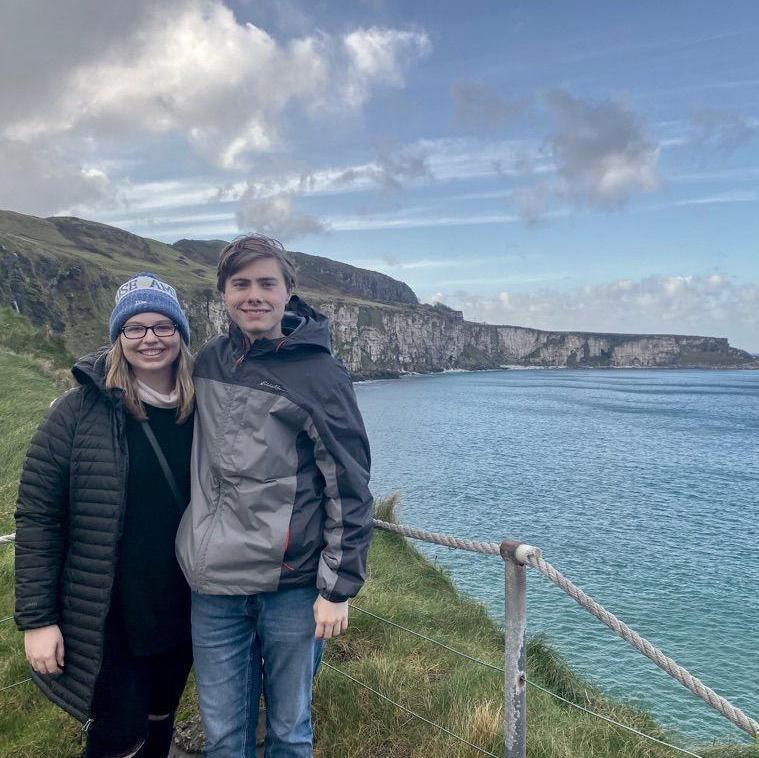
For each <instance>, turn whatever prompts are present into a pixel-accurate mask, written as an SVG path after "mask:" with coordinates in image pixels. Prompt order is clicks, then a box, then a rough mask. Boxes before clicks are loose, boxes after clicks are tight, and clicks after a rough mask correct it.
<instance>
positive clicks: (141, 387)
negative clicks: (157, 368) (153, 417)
mask: <svg viewBox="0 0 759 758" xmlns="http://www.w3.org/2000/svg"><path fill="white" fill-rule="evenodd" d="M135 380H136V381H137V394H138V395H139V396H140V400H142V402H143V403H147V404H148V405H152V406H153V407H154V408H176V407H177V406H178V405H179V390H178V389H177V388H176V387H174V389H173V390H172V391H171V392H169V394H168V395H164V394H163V393H162V392H156V390H154V389H153V388H152V387H148V385H147V384H145V382H141V381H140V380H139V379H137V377H135Z"/></svg>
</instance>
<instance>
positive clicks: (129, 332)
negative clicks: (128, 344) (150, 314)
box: [121, 321, 177, 340]
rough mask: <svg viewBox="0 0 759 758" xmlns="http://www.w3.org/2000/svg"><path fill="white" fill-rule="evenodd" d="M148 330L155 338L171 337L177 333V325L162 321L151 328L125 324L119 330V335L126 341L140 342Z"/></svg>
mask: <svg viewBox="0 0 759 758" xmlns="http://www.w3.org/2000/svg"><path fill="white" fill-rule="evenodd" d="M148 329H150V331H151V332H153V334H155V336H156V337H171V336H172V335H173V334H175V333H176V331H177V325H176V324H174V323H172V322H170V321H162V322H161V323H160V324H153V326H143V325H142V324H127V325H126V326H123V327H122V328H121V333H122V334H123V335H124V336H125V337H126V338H127V339H128V340H141V339H142V338H143V337H144V336H145V335H146V334H147V333H148Z"/></svg>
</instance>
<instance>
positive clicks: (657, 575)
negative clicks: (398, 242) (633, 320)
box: [355, 369, 759, 745]
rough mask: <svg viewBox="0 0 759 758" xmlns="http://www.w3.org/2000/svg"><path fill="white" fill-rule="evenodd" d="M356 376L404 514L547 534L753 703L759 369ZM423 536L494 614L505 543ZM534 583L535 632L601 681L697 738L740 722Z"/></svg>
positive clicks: (741, 699)
mask: <svg viewBox="0 0 759 758" xmlns="http://www.w3.org/2000/svg"><path fill="white" fill-rule="evenodd" d="M355 387H356V394H357V397H358V402H359V406H360V408H361V411H362V413H363V416H364V421H365V423H366V427H367V431H368V434H369V439H370V442H371V447H372V491H373V493H374V494H375V496H382V495H389V494H391V493H396V492H397V493H399V494H400V514H399V515H400V519H399V520H400V521H401V522H402V523H406V524H409V525H413V526H417V527H421V528H424V529H427V530H431V531H440V532H446V533H449V534H454V535H457V536H460V537H466V538H470V539H476V540H483V541H493V542H500V540H502V539H504V538H509V539H518V540H520V541H523V542H526V543H529V544H531V545H535V546H537V547H539V548H540V549H541V550H542V551H543V557H544V558H545V559H546V560H547V561H548V562H550V563H552V564H553V565H554V566H555V567H556V568H557V569H558V570H559V571H561V572H562V573H563V574H564V575H565V576H567V577H568V578H569V579H571V580H572V581H573V582H574V583H575V584H577V585H579V586H580V587H581V588H582V589H584V590H585V591H586V592H587V593H588V594H590V595H591V596H592V597H593V598H595V599H596V600H597V601H598V602H600V603H601V604H602V605H603V606H605V607H606V608H607V609H608V610H609V611H611V612H612V613H614V614H615V615H617V616H618V617H619V618H621V619H622V620H623V621H625V622H626V623H627V624H629V625H630V626H632V627H633V628H634V629H635V630H637V631H638V632H639V633H640V634H642V635H643V636H644V637H646V638H647V639H649V640H650V641H651V642H653V643H654V644H655V645H656V646H658V647H659V648H660V649H662V650H663V651H664V652H665V653H666V654H667V655H669V656H670V657H672V658H674V660H675V661H677V662H678V663H679V664H681V665H682V666H684V667H686V668H687V669H688V670H689V671H690V672H691V673H692V674H694V675H695V676H697V677H698V678H700V679H701V680H702V681H703V682H704V683H705V684H707V685H708V686H710V687H712V688H713V689H715V690H716V691H717V692H718V693H720V694H721V695H723V696H725V697H727V698H728V699H730V700H731V701H732V702H733V703H734V704H735V705H737V706H739V707H740V708H741V709H743V710H744V711H745V712H747V713H748V714H749V715H750V716H752V717H753V718H755V719H758V720H759V544H758V541H759V526H758V525H757V521H758V520H759V371H698V370H634V369H630V370H625V369H617V370H614V369H607V370H568V369H535V370H515V369H509V370H499V371H479V372H450V373H443V374H434V375H426V376H406V377H403V378H401V379H395V380H383V381H371V382H363V383H359V384H357V385H355ZM415 544H416V545H417V546H418V547H419V548H420V549H421V550H422V551H423V552H424V553H425V554H426V555H427V556H428V557H429V558H430V560H433V561H435V562H436V563H438V564H439V565H441V566H443V567H444V568H445V569H446V570H447V572H448V573H449V575H450V576H451V578H452V579H453V581H454V583H455V584H456V586H457V587H458V588H459V589H460V591H461V592H462V593H464V594H466V595H468V596H470V597H472V598H475V599H477V600H479V601H481V602H482V603H483V604H485V605H486V607H487V608H488V610H489V611H490V613H491V615H492V617H493V618H494V619H495V620H496V621H500V622H501V623H502V621H503V613H504V589H503V566H502V564H501V562H500V560H499V559H498V558H494V557H487V556H481V555H476V554H472V553H467V552H463V551H457V550H451V549H448V548H442V547H435V546H429V545H424V544H423V543H418V542H417V543H415ZM527 587H528V589H527V619H528V634H530V635H532V634H542V635H545V637H546V638H547V639H548V640H549V641H550V642H551V643H553V645H554V646H555V647H556V648H557V649H558V650H559V651H560V652H561V653H562V655H563V656H564V657H565V659H566V660H567V661H568V662H569V664H570V665H571V666H572V668H573V669H574V670H575V671H577V672H578V673H580V674H582V675H583V676H584V677H585V678H587V679H588V680H589V681H591V682H592V683H593V684H594V685H597V686H598V687H600V688H601V689H602V690H603V691H604V692H606V693H607V694H609V695H611V696H613V697H614V698H616V699H618V700H621V701H625V702H627V703H630V704H632V705H635V706H639V707H642V708H645V709H646V710H648V711H649V712H650V713H651V714H652V715H653V716H655V717H656V718H657V719H658V721H659V722H660V723H661V724H662V725H663V726H665V727H666V728H667V729H669V730H672V732H673V733H677V734H679V735H682V736H684V737H685V738H686V739H687V740H689V741H690V743H691V744H693V745H697V744H702V745H703V744H708V743H711V742H725V741H731V742H740V741H742V740H744V739H748V737H747V735H745V734H744V733H743V732H742V731H740V730H739V729H738V728H737V727H734V726H733V725H732V724H731V723H730V722H728V721H727V720H725V719H724V717H722V716H721V715H719V714H717V713H716V712H714V711H712V710H711V708H709V707H708V706H707V705H706V704H704V703H702V702H701V701H700V700H699V699H697V698H696V697H695V696H693V695H692V694H690V693H689V692H688V691H687V690H685V689H684V688H683V687H682V686H681V685H680V684H678V683H677V682H675V681H674V680H673V679H671V678H670V677H669V676H668V675H667V674H665V673H664V672H662V671H661V670H660V669H658V668H657V667H656V665H655V664H654V663H652V662H651V661H649V660H648V659H647V658H645V657H644V656H643V655H641V654H640V653H638V652H637V651H635V650H634V649H633V648H631V647H630V646H629V645H628V644H627V643H626V642H624V641H623V640H621V639H620V638H618V637H617V636H616V635H615V634H614V633H613V632H611V631H610V630H609V629H608V628H607V627H605V626H604V625H603V624H601V623H600V622H599V621H597V620H596V619H595V618H594V617H593V616H591V615H590V614H589V613H588V612H587V611H585V610H583V609H581V608H580V607H579V606H578V605H577V604H576V603H575V602H574V601H573V600H572V599H570V598H569V597H568V596H567V595H565V594H564V593H563V592H562V591H561V590H560V589H559V588H557V587H555V586H554V585H553V584H551V583H550V582H548V581H547V580H546V579H544V578H543V577H542V576H541V575H539V574H538V573H537V572H536V571H534V570H532V569H530V570H529V571H528V577H527ZM398 591H399V592H402V591H403V588H402V587H399V588H398ZM443 641H444V640H443ZM528 697H529V690H528Z"/></svg>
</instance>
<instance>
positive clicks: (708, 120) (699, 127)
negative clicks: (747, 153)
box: [691, 108, 758, 153]
mask: <svg viewBox="0 0 759 758" xmlns="http://www.w3.org/2000/svg"><path fill="white" fill-rule="evenodd" d="M691 122H692V125H693V135H692V137H691V144H692V145H694V146H696V147H700V148H710V149H712V150H714V151H716V152H719V153H729V152H732V151H734V150H736V149H737V148H739V147H742V146H743V145H747V144H748V143H749V142H751V141H752V140H753V139H754V137H756V134H757V131H758V129H757V124H756V123H752V122H750V121H749V120H748V119H746V118H744V117H743V116H741V115H740V114H738V113H732V112H730V111H724V110H718V109H717V108H700V109H698V110H696V111H694V112H693V113H692V114H691Z"/></svg>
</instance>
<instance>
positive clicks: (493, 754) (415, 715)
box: [322, 661, 500, 758]
mask: <svg viewBox="0 0 759 758" xmlns="http://www.w3.org/2000/svg"><path fill="white" fill-rule="evenodd" d="M322 665H324V666H326V667H327V668H330V669H332V670H333V671H336V672H337V673H338V674H342V676H344V677H345V678H346V679H350V680H351V681H352V682H355V683H356V684H359V685H361V686H362V687H364V688H365V689H367V690H369V692H373V693H374V694H375V695H377V697H381V698H382V699H383V700H387V702H388V703H392V704H393V705H394V706H395V707H396V708H400V709H401V710H402V711H405V712H406V713H408V714H409V715H411V716H414V717H415V718H418V719H419V720H420V721H424V723H425V724H429V725H430V726H434V727H435V729H439V730H440V731H441V732H445V733H446V734H448V735H450V736H451V737H454V738H456V739H457V740H459V741H460V742H463V743H464V744H465V745H468V746H469V747H471V748H472V749H474V750H476V751H477V752H479V753H482V754H483V755H489V756H492V758H500V756H498V755H496V754H495V753H491V752H489V751H487V750H485V749H484V748H481V747H478V746H477V745H475V744H474V743H472V742H469V741H468V740H465V739H464V738H463V737H459V735H458V734H456V733H455V732H452V731H451V730H450V729H446V728H445V727H444V726H440V724H436V723H435V722H434V721H430V720H429V719H427V718H425V717H424V716H420V715H419V714H418V713H414V711H412V710H411V709H410V708H406V706H405V705H401V704H400V703H396V702H395V700H392V699H391V698H389V697H388V696H387V695H383V694H382V693H381V692H377V690H375V689H374V688H373V687H370V686H369V685H368V684H364V682H362V681H361V680H359V679H356V678H355V677H353V676H351V675H350V674H347V673H346V672H345V671H342V670H341V669H339V668H336V667H335V666H333V665H332V664H330V663H327V661H323V662H322Z"/></svg>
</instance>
